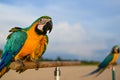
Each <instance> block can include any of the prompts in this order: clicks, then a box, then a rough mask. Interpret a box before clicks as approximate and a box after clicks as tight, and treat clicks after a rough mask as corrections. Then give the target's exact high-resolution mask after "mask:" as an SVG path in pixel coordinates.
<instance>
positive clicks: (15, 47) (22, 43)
mask: <svg viewBox="0 0 120 80" xmlns="http://www.w3.org/2000/svg"><path fill="white" fill-rule="evenodd" d="M52 26H53V24H52V19H51V17H49V16H42V17H40V18H38V19H37V20H36V21H35V22H33V23H32V25H30V26H29V27H27V28H19V27H15V28H12V29H11V30H10V32H12V33H11V34H9V35H8V37H7V42H6V45H5V47H4V50H3V53H2V58H1V61H0V77H2V75H4V74H5V73H6V72H7V71H9V65H10V64H11V62H13V61H19V62H20V61H23V59H24V58H25V57H27V56H29V58H30V60H33V61H38V60H39V59H40V57H41V56H42V55H43V53H44V52H45V50H46V46H47V44H48V36H47V35H46V34H47V31H49V33H50V32H51V30H52ZM20 72H22V70H20Z"/></svg>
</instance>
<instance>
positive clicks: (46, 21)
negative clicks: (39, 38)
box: [35, 16, 53, 35]
mask: <svg viewBox="0 0 120 80" xmlns="http://www.w3.org/2000/svg"><path fill="white" fill-rule="evenodd" d="M52 27H53V23H52V18H51V17H49V16H42V17H40V18H39V19H38V20H37V24H36V26H35V32H36V33H37V34H39V35H40V34H46V33H47V32H48V31H49V33H50V32H51V30H52Z"/></svg>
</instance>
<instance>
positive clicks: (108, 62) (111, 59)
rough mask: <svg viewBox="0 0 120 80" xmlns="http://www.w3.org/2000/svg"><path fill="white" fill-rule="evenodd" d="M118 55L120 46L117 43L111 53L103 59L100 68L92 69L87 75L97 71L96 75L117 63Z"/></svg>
mask: <svg viewBox="0 0 120 80" xmlns="http://www.w3.org/2000/svg"><path fill="white" fill-rule="evenodd" d="M118 57H119V46H118V45H115V46H114V47H113V48H112V51H111V52H110V54H109V55H108V56H107V57H106V58H105V59H104V60H103V62H102V63H101V64H99V65H98V68H97V69H96V70H94V71H92V72H91V73H89V74H87V76H88V75H92V74H95V73H97V75H96V76H98V75H100V74H101V73H102V72H103V71H104V70H105V69H106V68H107V67H112V66H113V65H114V64H115V63H116V61H117V59H118Z"/></svg>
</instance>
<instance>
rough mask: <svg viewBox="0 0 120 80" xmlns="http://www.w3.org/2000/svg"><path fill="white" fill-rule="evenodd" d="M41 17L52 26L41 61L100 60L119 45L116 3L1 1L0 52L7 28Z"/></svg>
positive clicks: (94, 0) (119, 18)
mask: <svg viewBox="0 0 120 80" xmlns="http://www.w3.org/2000/svg"><path fill="white" fill-rule="evenodd" d="M43 15H48V16H50V17H52V19H53V27H54V28H53V31H52V32H51V33H50V34H48V36H49V45H48V49H47V51H46V52H45V54H44V55H43V57H44V58H48V59H61V58H62V59H68V60H86V61H102V60H103V59H104V58H105V57H106V56H107V55H108V54H109V52H110V51H111V49H112V47H113V46H114V45H116V44H117V45H120V1H119V0H24V1H21V0H0V49H1V50H2V49H3V48H4V45H5V43H6V37H7V35H8V34H9V32H8V31H9V29H11V28H12V27H16V26H17V27H23V28H24V27H27V26H29V25H31V24H32V22H33V21H34V20H36V19H37V18H39V17H40V16H43ZM118 62H120V58H119V60H118Z"/></svg>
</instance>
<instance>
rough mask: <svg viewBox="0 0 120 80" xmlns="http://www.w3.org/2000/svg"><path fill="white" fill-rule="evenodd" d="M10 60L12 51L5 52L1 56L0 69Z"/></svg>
mask: <svg viewBox="0 0 120 80" xmlns="http://www.w3.org/2000/svg"><path fill="white" fill-rule="evenodd" d="M11 60H12V53H11V52H7V53H5V54H4V55H3V56H2V59H1V62H0V71H1V70H2V69H3V68H4V67H5V66H7V65H9V63H10V62H11Z"/></svg>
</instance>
